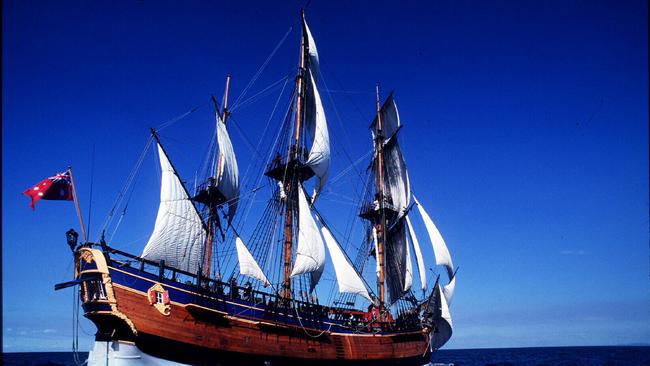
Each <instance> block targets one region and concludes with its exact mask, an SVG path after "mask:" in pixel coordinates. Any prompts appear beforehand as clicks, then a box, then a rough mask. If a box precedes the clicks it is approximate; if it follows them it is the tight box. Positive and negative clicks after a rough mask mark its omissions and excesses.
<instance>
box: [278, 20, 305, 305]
mask: <svg viewBox="0 0 650 366" xmlns="http://www.w3.org/2000/svg"><path fill="white" fill-rule="evenodd" d="M301 15H302V20H303V34H302V37H301V39H300V69H299V70H298V77H297V78H296V88H297V91H298V97H297V100H296V135H295V140H294V145H293V147H290V148H289V158H288V159H287V160H288V161H289V162H291V161H292V160H296V159H298V153H299V151H300V122H301V118H302V110H303V108H302V107H303V106H302V104H303V103H304V98H303V92H304V91H303V89H304V83H303V78H304V73H305V31H304V21H305V12H304V10H303V11H301ZM296 178H297V176H296V174H295V171H289V174H288V175H287V181H286V182H285V184H284V187H285V188H284V189H285V190H286V197H287V198H286V203H285V205H284V208H285V213H284V263H283V267H284V268H283V286H282V287H283V295H282V296H283V297H284V298H285V299H290V298H291V255H292V244H293V209H294V207H293V204H292V202H293V197H294V192H297V189H300V187H298V186H297V182H296ZM294 185H295V186H296V187H294ZM294 188H296V189H294Z"/></svg>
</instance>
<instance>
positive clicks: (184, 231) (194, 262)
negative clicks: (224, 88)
mask: <svg viewBox="0 0 650 366" xmlns="http://www.w3.org/2000/svg"><path fill="white" fill-rule="evenodd" d="M158 157H159V158H160V168H161V170H162V174H161V182H160V206H159V207H158V215H157V216H156V223H155V226H154V229H153V232H152V233H151V237H150V238H149V241H148V242H147V245H145V247H144V250H143V252H142V257H143V258H145V259H149V260H152V261H160V260H164V261H165V264H166V265H169V266H172V267H175V268H178V269H181V270H184V271H188V272H191V273H197V272H198V268H199V264H200V263H201V259H202V253H203V246H204V241H205V237H206V232H205V227H204V225H203V221H202V220H201V217H200V216H199V213H198V211H197V210H196V208H195V207H194V204H193V203H192V201H191V200H190V197H189V195H188V194H187V191H186V190H185V187H184V186H183V183H182V182H181V180H180V178H179V177H178V175H177V173H176V171H175V170H174V167H173V166H172V164H171V162H170V161H169V158H168V157H167V154H166V153H165V151H164V150H163V149H162V146H161V145H160V143H158Z"/></svg>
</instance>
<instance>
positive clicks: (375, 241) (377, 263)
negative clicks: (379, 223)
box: [372, 226, 379, 278]
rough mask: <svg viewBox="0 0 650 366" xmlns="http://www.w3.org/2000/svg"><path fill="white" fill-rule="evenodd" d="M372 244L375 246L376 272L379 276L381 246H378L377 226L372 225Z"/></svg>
mask: <svg viewBox="0 0 650 366" xmlns="http://www.w3.org/2000/svg"><path fill="white" fill-rule="evenodd" d="M372 244H373V245H374V246H375V272H376V274H377V278H379V248H378V246H377V228H376V227H374V226H373V227H372Z"/></svg>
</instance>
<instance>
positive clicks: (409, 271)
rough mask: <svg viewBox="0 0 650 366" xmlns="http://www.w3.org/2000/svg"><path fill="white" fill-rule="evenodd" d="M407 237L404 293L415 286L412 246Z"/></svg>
mask: <svg viewBox="0 0 650 366" xmlns="http://www.w3.org/2000/svg"><path fill="white" fill-rule="evenodd" d="M408 242H409V240H408V236H406V272H405V273H404V292H406V291H408V290H410V289H411V286H412V285H413V261H412V260H411V246H410V245H409V243H408Z"/></svg>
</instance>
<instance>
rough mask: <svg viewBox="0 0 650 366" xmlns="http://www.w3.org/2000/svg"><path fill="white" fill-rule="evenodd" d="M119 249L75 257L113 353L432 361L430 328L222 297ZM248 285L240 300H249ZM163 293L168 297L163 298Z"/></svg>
mask: <svg viewBox="0 0 650 366" xmlns="http://www.w3.org/2000/svg"><path fill="white" fill-rule="evenodd" d="M109 253H112V254H109ZM118 253H119V254H126V253H122V252H119V251H117V250H113V249H109V248H107V247H104V250H103V251H102V250H100V249H92V247H90V246H87V247H83V248H81V249H79V251H78V252H77V254H76V269H77V271H76V277H77V281H76V282H77V283H78V284H79V285H80V288H81V301H82V307H83V310H84V316H86V317H87V318H88V319H90V320H91V321H93V323H94V324H95V325H96V326H97V329H98V331H97V334H96V341H98V342H108V343H110V344H112V345H113V346H112V347H113V349H115V346H114V344H115V343H117V344H125V345H133V346H136V347H137V348H138V349H139V350H140V351H142V352H143V353H145V354H147V355H149V356H151V357H156V358H160V359H163V360H169V361H173V362H178V363H181V364H193V365H197V364H204V365H207V364H211V365H212V364H223V365H228V364H237V365H244V364H245V365H263V364H265V362H270V363H271V364H272V365H283V364H294V363H296V362H310V363H313V364H323V365H325V364H326V365H357V364H358V365H365V364H368V365H369V364H372V365H378V364H386V365H422V364H425V363H427V362H428V360H429V357H430V351H429V336H428V330H427V329H404V330H398V329H389V328H390V327H393V328H394V324H392V325H391V324H375V325H374V326H373V325H369V326H367V327H366V329H360V328H359V327H354V326H352V325H351V323H350V322H349V321H346V320H338V319H333V316H332V314H333V313H334V309H331V308H320V309H319V310H318V312H315V311H313V309H312V311H310V310H309V309H301V310H297V309H300V308H301V305H302V304H295V305H296V307H294V308H288V311H287V308H286V307H282V306H272V305H270V304H273V303H274V301H277V298H275V297H273V296H272V295H268V294H263V293H257V292H256V293H253V294H249V295H252V297H250V296H249V298H250V299H252V301H251V300H248V299H243V298H236V297H235V296H233V295H231V294H227V293H222V294H219V292H213V291H210V289H209V285H210V284H208V286H205V287H207V288H203V287H202V286H196V282H194V283H186V282H189V281H186V282H181V281H178V280H177V279H174V278H169V274H170V272H171V276H173V277H181V276H187V274H183V273H177V272H176V271H175V270H173V269H164V268H163V270H162V271H159V273H158V274H154V273H152V272H154V271H148V270H147V269H148V268H150V267H153V266H152V264H151V263H147V261H146V260H142V259H139V260H138V259H136V258H137V257H131V258H130V259H127V260H117V259H112V257H113V256H117V254H118ZM158 269H159V270H160V267H159V268H158ZM154 270H155V269H154ZM179 272H180V271H179ZM196 280H197V279H196V278H195V281H196ZM198 280H200V278H199V279H198ZM222 285H227V284H222ZM226 290H229V289H226ZM240 290H241V289H240ZM240 290H236V291H237V293H239V294H240V295H239V296H238V297H244V296H246V293H245V291H244V292H243V293H240ZM157 292H160V293H162V294H164V299H163V300H164V301H159V302H157V301H156V297H157V296H156V293H157ZM226 292H228V293H230V291H226ZM152 293H153V294H154V295H152ZM158 297H160V296H158ZM152 299H153V301H152ZM305 305H306V304H305ZM339 318H341V317H339ZM382 328H384V329H382ZM118 358H119V357H118ZM90 359H91V360H92V355H91V358H90ZM127 364H128V363H127Z"/></svg>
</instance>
